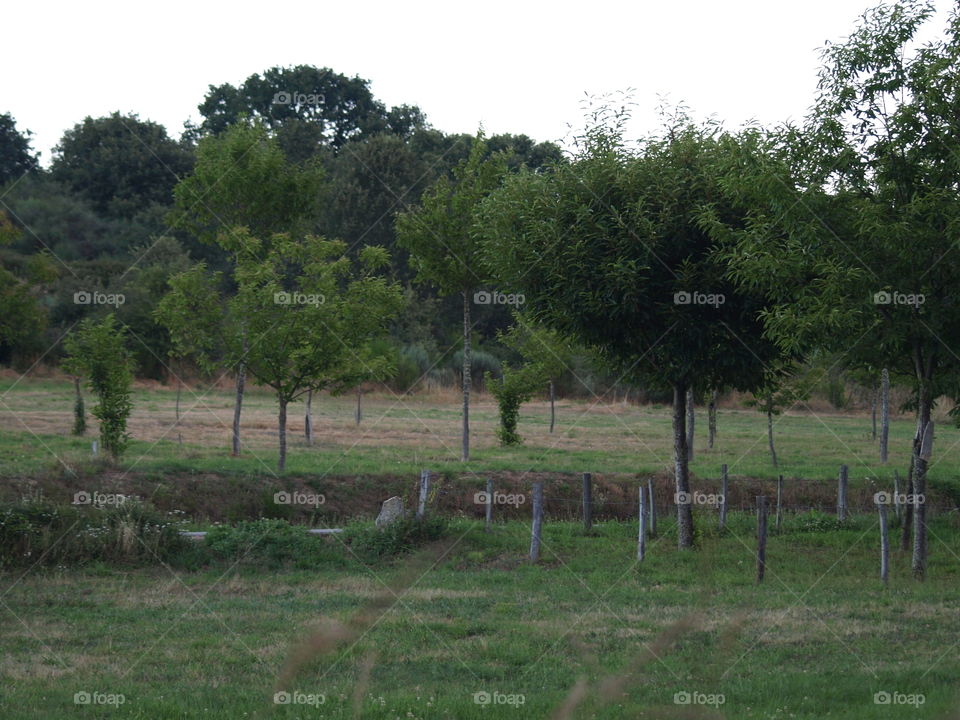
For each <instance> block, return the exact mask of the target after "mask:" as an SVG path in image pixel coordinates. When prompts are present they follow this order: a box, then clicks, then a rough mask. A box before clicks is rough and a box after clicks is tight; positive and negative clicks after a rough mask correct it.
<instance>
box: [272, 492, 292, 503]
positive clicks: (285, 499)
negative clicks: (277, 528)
mask: <svg viewBox="0 0 960 720" xmlns="http://www.w3.org/2000/svg"><path fill="white" fill-rule="evenodd" d="M292 500H293V498H292V497H291V495H290V493H288V492H278V493H274V494H273V501H274V502H275V503H277V505H289V504H290V502H291V501H292Z"/></svg>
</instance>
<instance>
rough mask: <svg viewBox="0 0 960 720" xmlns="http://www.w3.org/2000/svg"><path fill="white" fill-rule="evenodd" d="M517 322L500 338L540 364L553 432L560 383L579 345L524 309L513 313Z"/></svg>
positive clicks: (523, 355) (524, 356)
mask: <svg viewBox="0 0 960 720" xmlns="http://www.w3.org/2000/svg"><path fill="white" fill-rule="evenodd" d="M513 319H514V323H513V325H511V326H510V329H509V330H508V331H507V332H506V333H498V339H499V340H500V342H502V343H503V344H504V345H506V346H507V347H509V348H510V349H511V350H513V351H514V352H516V353H518V354H520V355H521V356H522V357H523V358H524V360H525V361H526V363H527V364H536V365H538V366H539V367H540V374H541V375H542V376H543V381H544V382H546V383H547V393H548V397H549V399H550V432H551V433H552V432H553V429H554V425H555V422H556V410H555V397H556V384H557V382H558V381H559V380H560V378H561V377H562V376H563V375H564V373H567V372H569V371H570V367H571V365H572V364H573V358H574V355H575V354H576V349H575V348H574V346H573V344H572V343H571V342H570V341H569V340H568V339H567V338H565V337H563V336H562V335H561V334H560V333H558V332H556V331H555V330H551V329H550V328H548V327H544V326H541V325H536V324H535V323H533V322H532V321H531V320H530V319H529V318H525V317H524V316H523V314H522V313H519V312H514V313H513Z"/></svg>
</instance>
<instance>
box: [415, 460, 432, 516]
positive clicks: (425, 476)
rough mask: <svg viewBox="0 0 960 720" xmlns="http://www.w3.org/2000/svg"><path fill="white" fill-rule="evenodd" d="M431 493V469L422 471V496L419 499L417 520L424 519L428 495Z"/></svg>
mask: <svg viewBox="0 0 960 720" xmlns="http://www.w3.org/2000/svg"><path fill="white" fill-rule="evenodd" d="M429 493H430V471H429V470H421V471H420V497H419V498H418V500H417V515H416V517H417V520H422V519H423V516H424V514H426V512H427V496H428V495H429Z"/></svg>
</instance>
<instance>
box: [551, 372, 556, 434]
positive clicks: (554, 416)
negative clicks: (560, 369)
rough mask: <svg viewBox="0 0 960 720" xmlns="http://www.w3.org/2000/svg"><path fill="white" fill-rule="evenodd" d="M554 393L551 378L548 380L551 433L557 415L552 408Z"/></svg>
mask: <svg viewBox="0 0 960 720" xmlns="http://www.w3.org/2000/svg"><path fill="white" fill-rule="evenodd" d="M554 393H555V389H554V387H553V380H551V381H550V432H551V433H552V432H553V424H554V421H555V420H556V417H557V415H556V410H554V404H553V401H554V397H555V395H554Z"/></svg>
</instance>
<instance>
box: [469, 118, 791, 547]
mask: <svg viewBox="0 0 960 720" xmlns="http://www.w3.org/2000/svg"><path fill="white" fill-rule="evenodd" d="M619 128H620V125H619V124H618V123H617V121H616V118H615V120H614V122H613V123H607V124H603V123H601V124H599V125H598V126H596V127H592V128H590V129H589V130H588V132H587V133H586V135H585V137H584V138H583V142H582V143H581V145H580V148H579V152H578V154H577V156H576V157H574V159H573V160H572V162H571V163H569V164H564V165H558V166H556V167H555V168H553V170H552V171H551V172H546V173H541V174H535V173H530V172H526V173H520V174H519V175H516V176H512V177H510V178H509V179H508V180H507V181H506V183H505V184H504V187H503V189H502V190H500V191H499V192H497V193H495V194H494V195H492V196H491V198H490V199H489V200H488V201H487V202H486V203H484V208H483V211H482V213H481V215H480V220H481V227H483V228H484V230H485V233H486V238H487V239H486V243H485V255H486V257H487V259H488V261H489V262H490V264H491V266H492V267H493V268H494V269H495V270H496V272H497V275H498V278H499V279H500V281H501V282H508V283H511V284H512V286H513V287H516V288H517V289H518V290H522V291H523V292H524V293H525V296H526V299H527V302H528V304H529V307H531V308H532V315H533V317H534V318H535V319H537V320H538V321H542V322H544V323H545V324H547V325H548V326H550V327H552V328H554V329H556V330H557V331H559V332H562V333H564V334H566V335H569V336H570V337H572V338H574V339H575V340H577V341H579V342H581V343H583V344H585V345H587V346H591V347H593V348H595V349H596V350H597V351H598V352H599V353H600V354H601V355H602V356H603V357H604V358H605V359H606V360H607V361H608V363H609V364H610V365H611V366H612V367H614V368H618V369H619V370H620V371H621V372H622V373H623V375H624V376H625V377H626V378H627V379H628V380H630V381H632V382H636V383H642V384H643V385H644V386H645V387H658V388H662V389H672V391H673V430H674V459H675V463H674V473H675V479H676V491H677V500H678V503H677V514H678V523H679V532H678V540H679V545H680V547H690V546H692V544H693V513H692V508H691V506H690V504H689V503H687V502H686V500H687V499H688V498H689V493H690V483H689V475H688V468H687V447H686V443H687V439H686V398H687V390H688V389H690V388H692V389H694V390H699V391H701V392H702V391H705V390H707V389H709V388H714V387H721V386H732V387H736V388H738V389H743V390H751V389H753V388H755V387H757V386H758V385H759V384H760V383H761V382H762V380H763V372H764V368H765V366H766V364H767V363H769V362H770V361H771V360H772V359H773V358H774V357H776V355H777V352H776V350H775V348H774V347H773V345H772V344H771V343H769V342H767V341H766V340H765V339H764V338H763V337H762V325H761V324H760V320H759V317H758V313H759V311H760V310H761V309H762V306H761V304H760V302H759V300H758V299H757V298H756V297H755V296H753V295H752V294H750V293H745V292H739V291H737V290H736V288H735V287H734V286H733V284H732V283H731V282H730V281H729V280H728V279H727V277H726V267H725V265H724V264H723V263H722V262H721V261H720V260H719V257H718V252H717V246H716V243H715V241H714V239H713V238H711V237H710V236H709V235H708V234H707V233H706V232H704V231H703V230H702V229H701V227H700V222H699V218H700V215H701V213H702V211H703V208H704V207H705V206H706V205H708V204H712V205H714V206H715V207H716V208H717V212H719V213H721V214H722V216H723V217H725V218H727V219H728V220H729V221H731V222H735V221H736V219H737V218H739V217H741V215H742V213H741V211H740V210H739V209H738V208H736V207H734V206H733V205H731V204H730V203H729V202H727V200H726V198H725V194H724V193H723V191H722V188H721V186H720V183H719V179H720V176H719V174H718V173H717V172H716V167H717V156H718V155H719V154H722V153H723V152H727V150H725V143H724V142H721V140H722V138H718V137H716V136H715V134H714V133H713V132H712V131H711V130H709V129H707V128H694V127H690V126H689V125H688V124H687V123H686V122H685V121H684V122H680V123H677V124H676V125H675V126H673V127H670V128H668V129H667V131H666V133H665V134H664V135H663V136H662V137H655V138H650V139H648V140H646V141H645V142H644V143H643V144H642V146H641V148H640V149H639V151H632V150H631V149H628V148H627V147H626V146H625V144H624V143H623V140H622V132H621V130H620V129H619Z"/></svg>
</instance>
